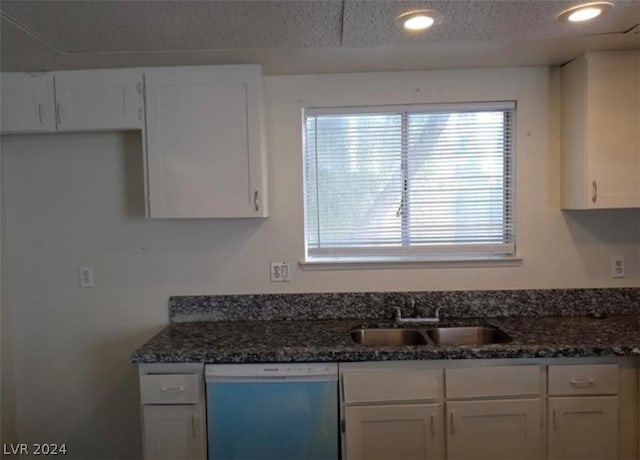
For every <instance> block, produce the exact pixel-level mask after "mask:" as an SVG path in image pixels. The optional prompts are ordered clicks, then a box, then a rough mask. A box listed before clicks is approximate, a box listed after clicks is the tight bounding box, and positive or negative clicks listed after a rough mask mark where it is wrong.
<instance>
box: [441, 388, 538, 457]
mask: <svg viewBox="0 0 640 460" xmlns="http://www.w3.org/2000/svg"><path fill="white" fill-rule="evenodd" d="M447 416H448V419H447V424H448V426H447V433H448V434H447V458H448V459H449V460H454V459H455V460H461V459H469V460H482V459H486V460H500V459H504V460H524V459H527V460H529V459H536V460H538V459H540V458H541V456H542V433H541V430H540V400H539V399H522V400H498V401H456V402H447Z"/></svg>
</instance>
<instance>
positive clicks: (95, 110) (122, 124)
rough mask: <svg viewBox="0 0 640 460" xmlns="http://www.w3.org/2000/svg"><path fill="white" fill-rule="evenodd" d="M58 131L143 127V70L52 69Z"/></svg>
mask: <svg viewBox="0 0 640 460" xmlns="http://www.w3.org/2000/svg"><path fill="white" fill-rule="evenodd" d="M53 75H54V80H55V93H56V108H55V111H56V122H57V127H58V131H100V130H125V129H142V128H143V127H144V99H143V80H142V72H141V71H140V70H137V69H104V70H102V69H101V70H73V71H67V72H54V74H53Z"/></svg>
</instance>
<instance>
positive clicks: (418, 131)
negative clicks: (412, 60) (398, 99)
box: [304, 102, 515, 260]
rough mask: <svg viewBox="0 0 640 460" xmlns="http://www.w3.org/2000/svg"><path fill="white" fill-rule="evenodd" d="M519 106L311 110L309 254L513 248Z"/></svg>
mask: <svg viewBox="0 0 640 460" xmlns="http://www.w3.org/2000/svg"><path fill="white" fill-rule="evenodd" d="M514 114H515V104H514V103H512V102H509V103H481V104H464V105H457V104H456V105H439V106H421V107H415V106H402V107H374V108H371V107H367V108H349V109H334V110H331V109H307V110H306V111H305V135H304V167H305V230H306V246H307V258H308V259H309V260H311V259H313V258H314V257H318V258H323V257H337V258H340V257H345V258H348V257H374V258H375V257H376V256H403V257H407V258H415V257H421V256H425V255H437V254H442V253H446V254H464V255H471V254H475V255H480V256H491V255H510V254H513V253H514V252H515V234H514V233H515V231H514V217H513V216H514V209H513V208H514V187H513V156H514V152H513V145H514Z"/></svg>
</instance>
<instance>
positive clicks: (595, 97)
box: [561, 50, 640, 209]
mask: <svg viewBox="0 0 640 460" xmlns="http://www.w3.org/2000/svg"><path fill="white" fill-rule="evenodd" d="M561 80H562V208H563V209H598V208H603V209H605V208H637V207H640V135H639V134H638V127H639V126H640V85H639V84H638V82H639V81H640V51H638V50H634V51H606V52H605V51H602V52H592V53H587V54H585V55H584V56H582V57H579V58H577V59H575V60H574V61H571V62H570V63H568V64H566V65H565V66H564V67H563V68H562V78H561Z"/></svg>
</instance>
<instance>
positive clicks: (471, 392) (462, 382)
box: [445, 366, 541, 399]
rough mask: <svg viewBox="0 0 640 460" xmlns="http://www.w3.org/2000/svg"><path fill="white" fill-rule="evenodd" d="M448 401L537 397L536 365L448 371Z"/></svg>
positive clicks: (538, 384)
mask: <svg viewBox="0 0 640 460" xmlns="http://www.w3.org/2000/svg"><path fill="white" fill-rule="evenodd" d="M445 375H446V393H447V398H465V399H466V398H478V397H492V396H527V395H538V394H540V390H541V380H540V379H541V376H540V368H539V367H538V366H499V367H476V368H466V369H447V371H446V374H445Z"/></svg>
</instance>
